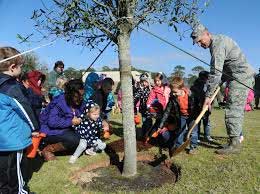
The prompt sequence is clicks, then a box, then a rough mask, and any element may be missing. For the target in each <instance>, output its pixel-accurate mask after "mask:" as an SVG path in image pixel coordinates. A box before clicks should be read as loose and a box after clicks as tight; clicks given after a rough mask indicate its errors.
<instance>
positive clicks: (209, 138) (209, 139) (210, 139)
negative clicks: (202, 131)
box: [205, 136, 214, 142]
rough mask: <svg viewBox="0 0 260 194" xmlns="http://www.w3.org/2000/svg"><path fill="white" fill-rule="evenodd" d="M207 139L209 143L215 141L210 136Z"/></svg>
mask: <svg viewBox="0 0 260 194" xmlns="http://www.w3.org/2000/svg"><path fill="white" fill-rule="evenodd" d="M205 139H206V140H207V141H209V142H211V141H214V139H212V137H210V136H207V137H206V138H205Z"/></svg>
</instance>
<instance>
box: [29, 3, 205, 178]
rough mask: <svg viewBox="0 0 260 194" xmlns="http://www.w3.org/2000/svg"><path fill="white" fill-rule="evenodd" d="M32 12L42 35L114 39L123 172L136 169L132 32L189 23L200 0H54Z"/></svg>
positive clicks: (90, 42)
mask: <svg viewBox="0 0 260 194" xmlns="http://www.w3.org/2000/svg"><path fill="white" fill-rule="evenodd" d="M52 2H53V5H48V6H46V5H43V6H44V7H43V8H42V9H39V10H35V11H34V12H33V16H32V19H34V20H35V21H36V25H35V27H36V28H37V30H40V31H41V32H42V33H44V34H45V36H46V37H47V36H55V37H62V38H65V39H66V40H67V41H71V42H74V43H76V44H81V45H83V46H88V47H90V48H96V47H99V46H102V45H103V44H102V43H103V42H104V41H108V40H112V42H113V43H114V45H115V46H117V50H118V59H119V68H120V76H121V84H122V94H123V96H122V108H123V116H122V117H123V128H124V150H125V155H124V167H123V175H124V176H133V175H135V174H136V146H135V145H136V138H135V124H134V107H133V91H132V85H131V79H132V78H131V77H132V75H131V59H130V52H129V51H130V35H131V33H132V31H133V30H134V29H135V28H137V27H138V26H139V25H140V24H151V23H166V24H168V25H170V26H172V27H173V28H174V30H175V31H176V32H177V26H176V24H178V23H183V22H185V23H191V22H192V21H193V20H194V17H195V16H196V15H197V14H198V13H200V12H201V10H200V9H199V8H198V7H199V6H198V3H199V0H160V1H158V0H89V1H86V0H53V1H52Z"/></svg>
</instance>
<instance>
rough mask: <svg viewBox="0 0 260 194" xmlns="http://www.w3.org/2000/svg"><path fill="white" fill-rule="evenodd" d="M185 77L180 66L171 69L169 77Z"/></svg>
mask: <svg viewBox="0 0 260 194" xmlns="http://www.w3.org/2000/svg"><path fill="white" fill-rule="evenodd" d="M184 75H185V67H183V66H181V65H176V66H175V67H174V69H173V72H172V74H171V77H174V76H180V77H182V78H183V77H184Z"/></svg>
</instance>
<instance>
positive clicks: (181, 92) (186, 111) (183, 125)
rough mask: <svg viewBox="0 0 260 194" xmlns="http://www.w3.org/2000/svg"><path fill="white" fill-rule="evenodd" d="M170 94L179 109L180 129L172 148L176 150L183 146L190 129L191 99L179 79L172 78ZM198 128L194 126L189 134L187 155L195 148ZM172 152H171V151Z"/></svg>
mask: <svg viewBox="0 0 260 194" xmlns="http://www.w3.org/2000/svg"><path fill="white" fill-rule="evenodd" d="M171 91H172V94H173V95H175V96H176V97H177V100H178V103H179V108H180V127H179V129H178V131H177V132H176V135H177V138H176V140H175V142H174V147H173V149H174V148H178V147H179V146H180V145H182V144H183V141H184V140H185V139H184V138H185V136H186V134H187V132H188V129H189V128H190V126H191V124H192V121H193V120H194V119H195V118H194V117H193V112H194V111H193V98H192V95H191V92H190V90H189V89H188V88H186V87H185V86H184V80H183V79H182V78H181V77H178V76H176V77H173V79H172V81H171ZM197 131H198V127H197V126H196V127H195V128H194V129H193V131H192V133H191V145H190V149H189V153H193V152H194V149H195V148H196V147H197V144H198V143H197V141H198V134H197V133H198V132H197ZM172 151H173V150H172Z"/></svg>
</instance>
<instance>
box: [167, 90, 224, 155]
mask: <svg viewBox="0 0 260 194" xmlns="http://www.w3.org/2000/svg"><path fill="white" fill-rule="evenodd" d="M219 90H220V87H219V86H218V87H217V89H216V91H215V92H214V94H213V96H212V97H211V98H210V103H212V102H213V100H214V98H215V97H216V95H217V94H218V92H219ZM208 108H209V106H208V105H207V106H205V107H204V108H203V109H202V111H201V113H200V114H199V116H198V117H197V118H196V120H195V121H194V123H193V125H192V127H191V128H190V129H189V131H188V134H187V139H186V141H185V142H184V143H183V144H182V145H180V146H179V147H178V148H177V149H176V150H174V152H173V153H172V156H176V155H177V154H178V153H180V152H182V151H183V150H184V149H185V148H186V147H187V146H188V145H189V144H190V140H191V138H190V135H191V132H192V130H193V129H194V127H195V126H196V125H197V124H198V123H199V122H200V120H201V118H202V117H203V115H204V114H205V113H206V111H207V110H208ZM170 157H171V156H170Z"/></svg>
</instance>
